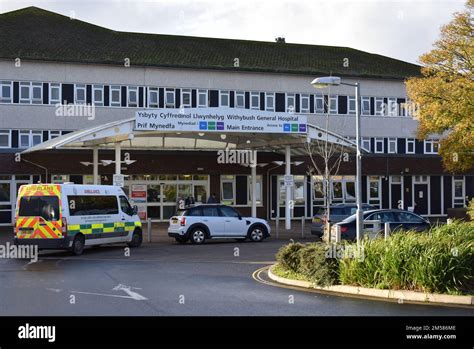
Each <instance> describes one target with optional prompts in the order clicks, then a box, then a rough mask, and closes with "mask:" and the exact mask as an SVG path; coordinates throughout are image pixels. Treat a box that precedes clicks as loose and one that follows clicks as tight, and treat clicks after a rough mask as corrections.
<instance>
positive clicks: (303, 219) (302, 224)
mask: <svg viewBox="0 0 474 349" xmlns="http://www.w3.org/2000/svg"><path fill="white" fill-rule="evenodd" d="M304 224H305V217H304V216H301V238H302V239H304Z"/></svg>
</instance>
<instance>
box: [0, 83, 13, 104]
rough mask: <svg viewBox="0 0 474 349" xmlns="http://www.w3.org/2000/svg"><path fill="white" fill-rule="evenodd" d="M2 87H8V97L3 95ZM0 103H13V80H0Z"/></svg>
mask: <svg viewBox="0 0 474 349" xmlns="http://www.w3.org/2000/svg"><path fill="white" fill-rule="evenodd" d="M3 87H8V88H9V91H10V97H9V98H6V97H4V96H3ZM0 103H2V104H10V103H13V81H8V80H2V81H0Z"/></svg>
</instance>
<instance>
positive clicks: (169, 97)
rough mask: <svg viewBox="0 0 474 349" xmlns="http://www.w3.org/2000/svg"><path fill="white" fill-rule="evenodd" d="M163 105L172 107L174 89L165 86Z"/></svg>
mask: <svg viewBox="0 0 474 349" xmlns="http://www.w3.org/2000/svg"><path fill="white" fill-rule="evenodd" d="M165 107H166V108H174V89H173V88H167V89H166V90H165Z"/></svg>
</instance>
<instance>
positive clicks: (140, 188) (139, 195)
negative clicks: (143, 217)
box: [130, 184, 147, 203]
mask: <svg viewBox="0 0 474 349" xmlns="http://www.w3.org/2000/svg"><path fill="white" fill-rule="evenodd" d="M130 189H131V190H130V198H131V199H132V200H133V202H134V203H144V202H146V201H147V197H146V196H147V191H146V184H132V187H131V188H130Z"/></svg>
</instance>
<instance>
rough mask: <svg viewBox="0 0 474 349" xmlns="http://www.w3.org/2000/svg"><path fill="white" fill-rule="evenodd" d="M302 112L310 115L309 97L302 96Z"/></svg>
mask: <svg viewBox="0 0 474 349" xmlns="http://www.w3.org/2000/svg"><path fill="white" fill-rule="evenodd" d="M300 100H301V110H300V111H301V112H302V113H309V95H304V94H303V95H301V98H300Z"/></svg>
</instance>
